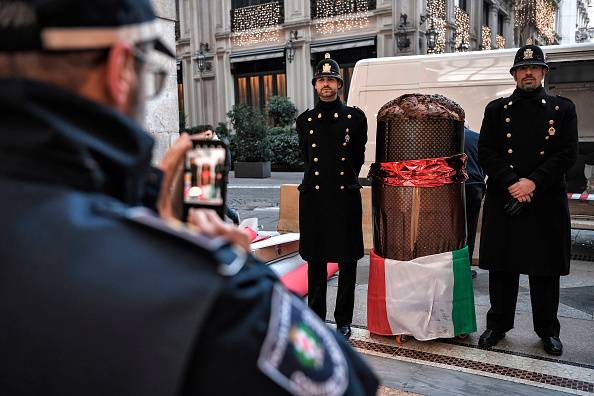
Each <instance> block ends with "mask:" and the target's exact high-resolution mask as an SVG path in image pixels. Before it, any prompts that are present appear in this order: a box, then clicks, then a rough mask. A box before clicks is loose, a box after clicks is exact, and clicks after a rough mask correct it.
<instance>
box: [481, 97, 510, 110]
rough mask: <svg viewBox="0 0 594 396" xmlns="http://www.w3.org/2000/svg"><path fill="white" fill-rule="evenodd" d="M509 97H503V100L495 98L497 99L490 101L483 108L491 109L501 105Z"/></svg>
mask: <svg viewBox="0 0 594 396" xmlns="http://www.w3.org/2000/svg"><path fill="white" fill-rule="evenodd" d="M509 98H510V97H509V96H508V97H505V98H497V99H493V100H492V101H490V102H489V103H487V106H485V108H489V107H493V106H495V105H497V104H503V103H504V102H505V101H506V100H507V99H509Z"/></svg>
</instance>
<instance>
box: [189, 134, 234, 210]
mask: <svg viewBox="0 0 594 396" xmlns="http://www.w3.org/2000/svg"><path fill="white" fill-rule="evenodd" d="M226 155H227V150H226V148H225V147H224V146H222V145H213V144H212V142H208V143H207V142H205V143H200V142H196V143H194V148H193V149H192V150H190V151H189V152H188V153H187V154H186V160H185V167H184V193H183V195H184V203H185V204H188V205H198V206H222V205H223V203H224V199H225V197H224V195H223V194H224V188H225V186H224V183H225V161H226Z"/></svg>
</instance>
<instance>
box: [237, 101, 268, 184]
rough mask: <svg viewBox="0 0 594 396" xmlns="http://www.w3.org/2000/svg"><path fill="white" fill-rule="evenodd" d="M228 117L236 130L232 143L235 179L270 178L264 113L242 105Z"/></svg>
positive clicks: (238, 105)
mask: <svg viewBox="0 0 594 396" xmlns="http://www.w3.org/2000/svg"><path fill="white" fill-rule="evenodd" d="M227 116H228V117H229V119H230V121H231V125H233V129H234V130H235V134H234V135H233V142H232V149H233V151H234V157H235V158H234V161H235V162H234V166H235V177H250V178H265V177H270V142H269V141H268V138H267V136H266V132H267V128H266V120H265V118H264V115H263V114H262V112H260V110H258V109H254V108H252V107H250V106H248V105H246V104H243V103H241V104H237V105H234V106H233V108H232V109H231V111H229V112H228V113H227Z"/></svg>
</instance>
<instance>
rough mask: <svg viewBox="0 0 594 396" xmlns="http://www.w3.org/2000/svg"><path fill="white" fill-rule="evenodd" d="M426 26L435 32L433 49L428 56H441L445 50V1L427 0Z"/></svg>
mask: <svg viewBox="0 0 594 396" xmlns="http://www.w3.org/2000/svg"><path fill="white" fill-rule="evenodd" d="M427 26H433V28H434V29H435V31H436V32H437V37H436V42H435V48H434V49H433V50H431V49H430V50H428V51H427V53H430V54H442V53H444V52H445V49H446V26H447V24H446V0H427Z"/></svg>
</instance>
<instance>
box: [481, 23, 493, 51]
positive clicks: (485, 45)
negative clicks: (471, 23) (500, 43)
mask: <svg viewBox="0 0 594 396" xmlns="http://www.w3.org/2000/svg"><path fill="white" fill-rule="evenodd" d="M481 38H482V39H481V48H482V50H483V51H486V50H490V49H491V28H490V27H489V26H483V27H482V29H481Z"/></svg>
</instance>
